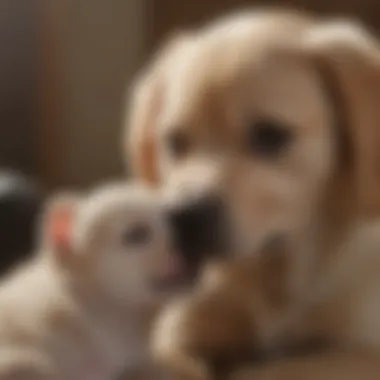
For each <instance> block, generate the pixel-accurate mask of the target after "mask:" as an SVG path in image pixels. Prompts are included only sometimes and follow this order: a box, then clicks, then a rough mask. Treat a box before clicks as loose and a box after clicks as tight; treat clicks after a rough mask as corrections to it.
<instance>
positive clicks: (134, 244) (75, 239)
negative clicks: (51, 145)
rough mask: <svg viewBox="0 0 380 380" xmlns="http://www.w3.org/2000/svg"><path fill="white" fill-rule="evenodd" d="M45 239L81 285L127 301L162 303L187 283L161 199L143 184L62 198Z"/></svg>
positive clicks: (48, 220) (52, 212)
mask: <svg viewBox="0 0 380 380" xmlns="http://www.w3.org/2000/svg"><path fill="white" fill-rule="evenodd" d="M44 235H45V236H44V238H45V242H44V243H45V245H46V247H47V250H48V252H49V253H50V254H52V257H53V259H54V260H55V262H56V263H57V265H59V266H60V267H61V268H63V269H64V270H67V273H68V274H69V275H70V276H72V277H73V279H74V280H75V281H79V282H87V286H88V285H89V284H90V285H93V286H94V287H95V288H94V289H95V290H96V289H98V290H99V291H100V292H102V293H105V294H106V295H107V294H108V295H109V296H111V297H117V298H120V299H121V300H124V301H126V302H131V301H141V300H142V301H144V300H149V299H152V298H157V299H159V297H161V296H167V295H168V293H169V294H170V293H171V291H173V290H174V288H177V289H178V286H179V285H180V284H181V283H182V281H184V280H185V273H184V271H183V267H182V266H181V264H180V259H179V257H178V256H177V255H175V253H174V251H173V249H172V243H171V236H170V233H169V229H168V225H167V223H166V222H165V218H164V215H163V208H162V202H161V198H160V197H159V196H158V194H157V193H156V192H154V191H151V190H149V189H146V188H144V187H142V186H133V185H109V186H106V187H104V188H101V189H98V190H96V191H94V192H93V193H90V194H88V195H86V196H85V195H83V196H63V197H58V198H56V199H54V200H53V202H52V204H51V206H50V208H49V210H48V213H47V216H46V218H45V221H44Z"/></svg>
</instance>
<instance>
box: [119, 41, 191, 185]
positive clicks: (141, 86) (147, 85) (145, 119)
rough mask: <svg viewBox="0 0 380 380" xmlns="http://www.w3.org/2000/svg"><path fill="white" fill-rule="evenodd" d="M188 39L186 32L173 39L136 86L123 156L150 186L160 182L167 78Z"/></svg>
mask: <svg viewBox="0 0 380 380" xmlns="http://www.w3.org/2000/svg"><path fill="white" fill-rule="evenodd" d="M188 38H189V37H188V36H187V35H186V34H185V33H181V34H175V35H174V36H173V37H171V38H170V39H169V41H168V42H167V43H166V44H165V45H164V48H163V49H160V50H159V51H158V54H157V57H156V58H155V59H153V62H152V64H150V65H149V66H148V67H147V68H146V69H145V71H144V72H143V73H142V74H141V75H140V76H139V77H138V78H137V80H136V82H135V84H134V86H132V92H131V94H130V98H129V105H128V107H127V108H128V110H127V117H126V122H125V126H124V136H123V138H122V141H123V155H124V156H125V157H126V159H127V164H128V166H129V167H130V168H131V171H132V174H133V175H135V176H137V177H138V178H139V179H141V180H143V181H146V182H147V183H149V184H156V183H158V182H159V167H158V155H157V123H158V119H159V116H160V112H161V109H162V104H163V102H164V96H165V82H166V76H167V75H170V67H169V66H170V62H172V59H174V56H175V54H178V53H179V52H180V50H181V48H182V47H183V46H184V45H185V42H186V41H187V40H188Z"/></svg>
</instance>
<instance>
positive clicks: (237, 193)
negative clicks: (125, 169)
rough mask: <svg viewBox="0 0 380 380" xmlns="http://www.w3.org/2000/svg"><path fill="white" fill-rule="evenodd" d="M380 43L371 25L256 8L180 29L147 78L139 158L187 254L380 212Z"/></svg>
mask: <svg viewBox="0 0 380 380" xmlns="http://www.w3.org/2000/svg"><path fill="white" fill-rule="evenodd" d="M379 70H380V49H379V46H378V45H377V43H376V41H374V40H373V39H372V37H371V36H370V35H369V34H368V33H367V32H366V31H365V30H363V28H361V26H359V25H357V24H355V23H351V22H340V21H336V22H335V21H331V22H326V23H321V22H318V21H316V20H314V19H311V18H308V17H306V16H304V15H300V14H297V13H291V12H290V13H281V12H271V11H268V12H248V13H245V14H241V15H234V16H232V17H229V18H227V19H224V20H220V21H218V22H216V23H214V24H212V25H209V26H206V27H205V28H202V29H200V30H197V31H195V32H189V33H187V34H184V35H182V36H180V37H178V38H177V39H174V41H172V42H171V43H170V44H168V46H167V47H166V49H164V51H163V52H162V54H159V58H158V59H157V60H156V61H155V62H153V65H152V66H151V67H149V68H148V70H147V72H146V73H145V75H143V76H142V78H141V79H140V82H139V83H138V85H137V87H136V89H135V92H134V97H133V99H134V102H133V103H132V110H131V111H132V114H131V118H130V120H129V121H130V122H129V125H128V126H127V129H128V135H129V139H128V141H129V143H130V145H129V146H128V148H127V149H128V152H130V153H131V162H132V168H133V169H134V170H135V173H136V174H137V175H139V176H140V177H142V178H144V179H145V180H147V181H149V182H150V183H151V184H160V185H162V186H164V189H165V193H166V196H167V198H168V199H169V203H171V211H170V214H171V220H172V223H173V226H174V227H175V228H176V230H177V232H178V233H177V236H178V240H179V242H180V245H181V248H182V250H183V252H185V255H186V257H187V258H188V260H194V261H196V262H198V261H199V260H200V256H202V255H203V254H205V252H220V251H221V247H228V246H229V251H230V252H248V253H251V252H253V251H254V250H255V248H257V246H258V245H261V244H263V242H265V241H266V240H267V239H268V238H271V237H272V236H273V235H276V234H282V235H288V236H292V235H295V234H299V232H300V231H302V230H304V229H305V227H306V226H308V225H310V223H312V222H313V221H315V219H316V218H320V217H322V218H323V217H326V215H327V214H330V213H331V214H334V213H335V214H338V215H342V213H343V211H342V210H343V209H346V210H349V212H351V213H353V214H355V215H358V214H360V215H361V216H363V215H364V216H368V215H369V214H370V213H372V214H376V213H378V211H379V210H380V199H379V194H380V192H379V191H378V190H379V179H380V175H379V173H378V167H379V164H380V159H379V157H380V155H379V154H378V145H379V143H380V141H379V139H380V131H379V128H378V120H379V117H380V107H379V106H378V104H379V100H380V74H379V73H380V72H379Z"/></svg>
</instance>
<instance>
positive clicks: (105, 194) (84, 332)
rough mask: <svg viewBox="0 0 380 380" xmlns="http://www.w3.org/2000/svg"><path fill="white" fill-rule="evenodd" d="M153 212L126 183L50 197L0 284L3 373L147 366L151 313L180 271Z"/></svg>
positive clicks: (67, 373)
mask: <svg viewBox="0 0 380 380" xmlns="http://www.w3.org/2000/svg"><path fill="white" fill-rule="evenodd" d="M162 210H163V209H162V207H161V204H160V198H159V196H158V195H157V194H156V193H154V192H153V191H151V190H148V189H145V188H141V187H137V186H129V185H125V184H124V185H112V186H107V187H105V188H102V189H100V190H97V191H95V192H94V193H91V194H89V195H88V196H87V197H74V196H63V197H61V198H60V199H56V200H55V201H53V202H52V204H51V205H50V206H49V207H48V211H47V213H46V215H45V218H44V221H43V228H42V236H43V240H42V243H41V248H40V250H39V252H38V254H37V256H36V257H35V258H34V259H33V261H32V262H30V263H27V264H25V265H24V266H22V267H21V268H19V269H18V270H17V271H16V272H15V273H12V274H10V275H9V277H7V278H5V279H4V280H3V282H2V284H1V285H0V310H1V313H0V378H1V379H2V380H11V379H12V380H35V379H38V380H42V379H49V380H52V379H54V380H58V379H59V380H74V379H78V380H79V379H80V380H96V379H102V380H104V379H111V378H115V376H117V375H118V374H119V373H120V372H121V371H123V370H125V368H126V367H128V369H129V370H132V371H134V370H138V369H141V368H143V370H144V371H145V370H148V369H149V358H148V352H147V345H146V344H145V339H146V336H147V335H148V332H149V325H150V320H151V317H152V316H153V315H154V313H155V309H156V306H158V305H159V304H160V303H161V301H162V299H163V298H166V296H168V294H169V293H170V291H169V288H170V285H173V282H172V281H173V280H176V279H178V277H177V275H179V274H180V271H179V266H178V265H176V260H177V258H176V257H175V255H174V254H173V253H172V251H171V249H170V236H169V233H168V232H169V231H168V229H167V228H166V225H165V223H164V218H163V217H162ZM174 282H175V281H174ZM123 373H125V371H124V372H123ZM135 375H136V373H134V376H135ZM140 375H141V373H140Z"/></svg>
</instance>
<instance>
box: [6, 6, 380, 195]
mask: <svg viewBox="0 0 380 380" xmlns="http://www.w3.org/2000/svg"><path fill="white" fill-rule="evenodd" d="M255 4H279V5H290V6H298V7H301V8H305V9H310V10H313V11H316V12H319V13H321V14H330V15H332V14H338V15H354V16H357V17H359V18H361V19H363V20H364V21H365V22H366V23H367V25H369V26H372V27H373V28H374V29H376V28H377V27H379V26H380V1H378V0H284V1H280V0H277V1H270V0H266V1H241V0H192V1H190V0H187V1H179V0H0V44H1V46H0V166H1V167H11V168H15V169H18V170H21V171H22V172H25V173H26V174H28V175H30V176H32V177H33V178H35V179H37V180H38V181H39V182H40V183H41V184H42V185H43V186H44V187H45V188H47V189H55V188H57V187H60V186H70V187H71V186H78V187H82V186H88V185H90V184H93V183H96V182H99V181H101V180H103V179H106V178H109V177H115V176H118V175H122V174H123V172H124V171H125V168H124V163H123V160H122V156H121V148H120V145H121V144H120V138H119V136H120V127H121V123H122V118H123V100H124V97H125V96H124V94H125V89H126V87H127V85H128V83H129V81H130V80H131V78H132V77H133V75H134V73H135V71H136V70H137V69H138V68H139V67H140V65H141V64H143V63H144V62H145V61H146V59H147V57H148V56H149V54H150V53H151V52H152V49H154V47H155V46H156V45H157V43H158V42H159V41H160V40H162V38H164V36H165V35H166V34H167V33H168V31H170V30H172V29H175V28H178V27H183V26H188V25H196V24H198V23H200V22H202V21H204V20H206V19H208V18H210V17H212V16H215V15H218V14H220V13H223V12H226V11H228V10H231V9H234V8H237V7H238V6H241V5H255Z"/></svg>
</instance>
